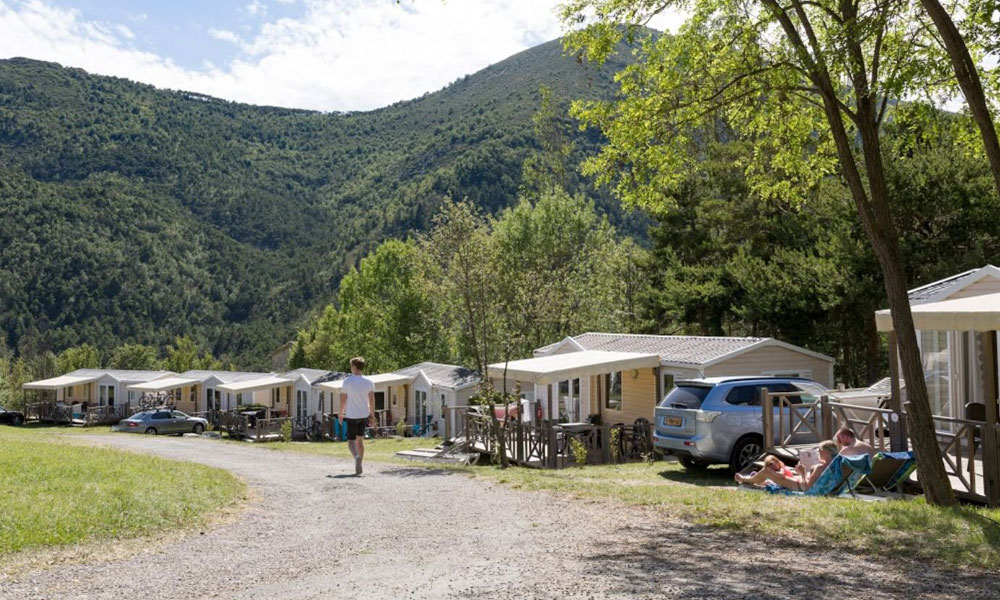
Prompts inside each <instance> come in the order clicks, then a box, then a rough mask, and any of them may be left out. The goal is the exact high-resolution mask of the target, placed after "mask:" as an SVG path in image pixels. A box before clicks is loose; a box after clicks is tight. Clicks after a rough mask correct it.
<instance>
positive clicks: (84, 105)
mask: <svg viewBox="0 0 1000 600" xmlns="http://www.w3.org/2000/svg"><path fill="white" fill-rule="evenodd" d="M620 67H621V64H620V63H612V64H609V65H607V66H606V67H604V68H603V69H596V68H594V67H587V66H584V65H580V64H578V63H577V62H576V61H575V60H574V59H573V58H572V57H567V56H564V55H563V54H562V50H561V45H560V43H559V42H558V41H553V42H549V43H547V44H543V45H541V46H538V47H536V48H532V49H530V50H527V51H525V52H522V53H520V54H517V55H515V56H513V57H511V58H509V59H507V60H505V61H503V62H501V63H498V64H496V65H493V66H491V67H488V68H487V69H484V70H483V71H480V72H478V73H476V74H474V75H470V76H468V77H465V78H462V79H461V80H459V81H456V82H455V83H454V84H452V85H450V86H448V87H447V88H445V89H444V90H441V91H439V92H436V93H433V94H427V95H425V96H423V97H421V98H419V99H416V100H412V101H408V102H402V103H397V104H394V105H392V106H389V107H386V108H383V109H379V110H375V111H371V112H363V113H349V114H322V113H315V112H308V111H298V110H288V109H278V108H268V107H257V106H249V105H243V104H236V103H231V102H226V101H221V100H217V99H212V98H207V97H205V96H201V95H198V94H191V93H183V92H170V91H163V90H157V89H155V88H153V87H150V86H147V85H141V84H136V83H133V82H129V81H126V80H122V79H117V78H110V77H102V76H94V75H89V74H87V73H85V72H83V71H80V70H78V69H67V68H62V67H60V66H59V65H55V64H51V63H43V62H38V61H33V60H28V59H11V60H5V61H0V206H2V214H0V294H2V297H3V300H4V301H3V303H2V305H0V333H2V335H0V341H3V342H4V343H6V345H8V346H9V347H12V348H17V349H20V350H22V351H24V352H26V353H33V352H35V351H39V350H45V349H53V350H59V349H61V348H63V347H65V346H68V345H73V344H77V343H82V342H85V341H86V342H90V343H93V344H95V345H98V346H99V347H104V348H108V347H111V346H113V345H116V344H118V343H120V342H122V341H139V342H145V343H153V344H163V343H165V342H167V341H169V340H170V339H171V338H172V337H173V336H174V335H179V334H188V335H192V336H194V337H196V338H201V339H205V340H207V341H208V342H209V343H210V344H211V346H212V348H211V349H212V350H213V351H214V352H215V353H217V354H224V355H229V356H231V357H235V358H237V359H238V360H239V361H240V362H243V363H244V364H248V365H249V364H253V363H255V362H257V363H259V362H260V361H261V360H262V359H263V357H264V356H265V355H266V352H267V350H268V349H270V348H272V347H274V346H276V345H277V344H279V343H281V342H282V341H284V340H286V339H288V338H289V337H290V336H291V334H292V333H293V331H294V328H295V325H296V324H297V323H300V322H301V321H302V319H303V318H304V317H305V316H306V315H307V314H309V312H310V311H312V310H314V309H315V308H317V307H318V306H321V305H323V304H325V303H327V302H329V301H330V300H331V299H332V297H333V292H334V290H335V286H336V283H337V281H338V280H339V278H340V277H341V275H342V274H343V273H344V272H345V271H346V269H347V268H349V267H350V266H351V265H352V264H354V263H355V262H356V261H357V260H358V258H360V256H362V255H363V254H364V253H366V252H367V251H368V250H370V249H371V248H372V247H374V245H376V244H377V243H378V242H379V241H381V240H383V239H385V238H386V237H390V236H401V235H406V234H407V233H408V232H412V231H418V230H421V229H423V228H425V227H426V225H427V224H428V222H429V219H430V218H431V216H432V215H433V213H434V211H435V209H436V206H437V205H438V203H439V202H440V199H441V197H442V196H444V195H446V194H447V195H451V196H453V197H457V198H462V197H465V198H469V199H470V200H472V201H473V202H475V203H476V204H477V205H479V206H480V207H482V208H483V209H484V210H487V211H493V212H495V211H497V210H500V209H501V208H503V207H505V206H508V205H510V204H511V203H512V202H513V200H514V199H515V196H516V193H517V187H518V184H519V178H520V174H521V165H522V163H523V161H524V159H525V157H526V156H528V155H529V154H530V153H531V152H532V151H534V150H535V149H536V147H537V142H536V140H535V139H534V136H533V130H532V123H531V116H532V114H533V113H534V112H535V111H536V110H537V109H538V103H539V95H538V89H539V86H540V85H543V84H544V85H546V86H548V87H550V88H551V89H552V90H553V91H554V93H555V94H556V96H558V97H561V98H566V99H569V98H581V97H600V96H604V95H606V94H608V93H610V90H611V89H612V82H611V74H612V73H613V72H614V71H615V70H617V69H618V68H620ZM597 142H598V140H597V139H595V138H593V137H587V136H586V135H584V134H579V135H578V138H577V139H576V143H577V155H578V156H577V157H579V156H580V155H582V154H584V153H587V152H590V151H592V150H593V148H594V147H595V145H596V143H597ZM569 185H570V187H571V188H572V189H573V190H574V191H583V192H585V193H587V194H589V195H591V196H592V197H594V198H595V199H596V201H597V203H598V205H599V206H600V207H602V209H604V210H605V211H606V212H607V213H608V214H609V216H610V217H611V219H612V221H613V222H614V223H616V224H618V225H619V226H620V227H622V228H623V229H624V230H626V231H632V232H637V231H640V230H641V228H642V226H643V224H642V223H641V222H640V221H638V218H637V217H633V216H628V215H625V214H623V213H622V211H621V210H620V208H618V205H617V203H616V202H615V201H613V200H611V199H610V198H609V197H607V195H605V194H601V193H598V192H595V191H594V190H593V189H592V188H591V187H590V186H589V185H588V183H587V182H585V181H582V180H581V179H579V178H578V177H577V176H573V177H572V178H571V181H570V182H569Z"/></svg>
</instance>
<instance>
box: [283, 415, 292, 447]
mask: <svg viewBox="0 0 1000 600" xmlns="http://www.w3.org/2000/svg"><path fill="white" fill-rule="evenodd" d="M281 441H283V442H290V441H292V420H291V419H288V420H286V421H285V422H284V423H282V424H281Z"/></svg>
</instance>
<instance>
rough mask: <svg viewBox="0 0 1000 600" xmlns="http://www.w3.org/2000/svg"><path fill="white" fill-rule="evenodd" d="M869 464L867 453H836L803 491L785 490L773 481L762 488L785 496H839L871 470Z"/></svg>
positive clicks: (870, 460)
mask: <svg viewBox="0 0 1000 600" xmlns="http://www.w3.org/2000/svg"><path fill="white" fill-rule="evenodd" d="M871 466H872V459H871V457H870V456H868V455H867V454H863V455H861V456H841V455H839V454H838V455H837V456H835V457H833V460H832V461H831V462H830V464H829V466H827V467H826V470H824V471H823V473H822V474H821V475H820V476H819V478H818V479H817V480H816V481H815V482H813V484H812V485H811V486H810V487H809V489H808V490H806V491H804V492H796V491H793V490H786V489H785V488H783V487H781V486H779V485H775V484H773V483H768V484H767V485H766V486H765V488H764V489H765V490H767V491H768V492H770V493H772V494H782V495H785V496H830V497H834V496H839V495H841V494H844V493H848V492H852V490H853V488H854V486H855V485H857V483H858V481H860V480H861V478H862V477H864V476H865V475H867V474H868V473H869V472H870V471H871Z"/></svg>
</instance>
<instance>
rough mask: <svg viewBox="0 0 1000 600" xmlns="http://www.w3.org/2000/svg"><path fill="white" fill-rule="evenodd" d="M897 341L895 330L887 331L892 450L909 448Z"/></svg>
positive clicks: (898, 450) (890, 445)
mask: <svg viewBox="0 0 1000 600" xmlns="http://www.w3.org/2000/svg"><path fill="white" fill-rule="evenodd" d="M898 344H899V341H898V340H897V339H896V332H895V331H890V332H889V385H890V387H889V389H890V392H889V408H890V409H891V410H892V412H893V413H895V414H896V417H895V418H893V417H891V416H890V417H889V448H890V450H892V451H893V452H905V451H906V450H909V446H910V445H909V443H907V440H906V419H904V418H903V397H902V395H901V392H900V387H899V347H898Z"/></svg>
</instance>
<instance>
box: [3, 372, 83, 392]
mask: <svg viewBox="0 0 1000 600" xmlns="http://www.w3.org/2000/svg"><path fill="white" fill-rule="evenodd" d="M99 378H100V376H98V375H94V376H89V377H84V376H79V375H60V376H59V377H52V378H51V379H39V380H38V381H29V382H28V383H25V384H24V385H22V386H21V387H22V388H23V389H26V390H58V389H61V388H64V387H69V386H71V385H80V384H82V383H90V382H91V381H97V380H98V379H99Z"/></svg>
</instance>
